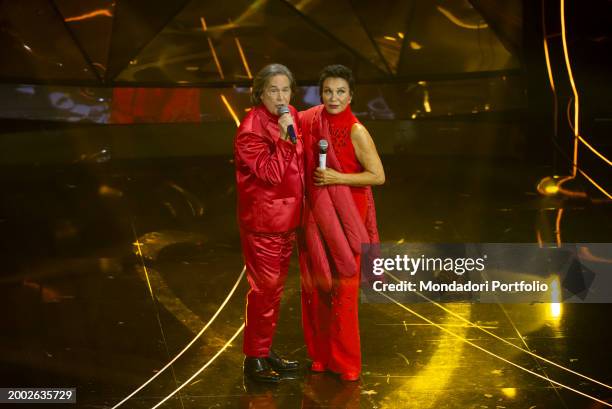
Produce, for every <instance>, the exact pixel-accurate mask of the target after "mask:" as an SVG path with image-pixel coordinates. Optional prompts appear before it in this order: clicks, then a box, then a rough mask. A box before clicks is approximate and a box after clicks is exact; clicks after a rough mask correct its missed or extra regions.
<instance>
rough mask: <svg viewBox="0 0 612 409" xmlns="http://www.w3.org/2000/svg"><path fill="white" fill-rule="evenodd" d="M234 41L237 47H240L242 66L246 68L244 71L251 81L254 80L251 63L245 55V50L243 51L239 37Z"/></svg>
mask: <svg viewBox="0 0 612 409" xmlns="http://www.w3.org/2000/svg"><path fill="white" fill-rule="evenodd" d="M234 41H235V42H236V47H238V53H239V54H240V59H241V60H242V65H243V66H244V70H245V71H246V74H247V77H249V79H253V75H252V74H251V69H250V68H249V63H248V61H247V59H246V57H245V55H244V50H243V49H242V45H241V44H240V40H239V39H238V37H234Z"/></svg>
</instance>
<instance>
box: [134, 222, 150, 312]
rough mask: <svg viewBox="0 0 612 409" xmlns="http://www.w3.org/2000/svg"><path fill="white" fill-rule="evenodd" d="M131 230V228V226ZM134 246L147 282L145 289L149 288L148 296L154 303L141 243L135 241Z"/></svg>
mask: <svg viewBox="0 0 612 409" xmlns="http://www.w3.org/2000/svg"><path fill="white" fill-rule="evenodd" d="M132 228H133V226H132ZM134 235H136V231H134ZM132 244H133V245H134V246H136V253H137V254H138V256H139V257H140V261H141V262H142V269H143V271H144V274H145V279H146V280H147V287H148V288H149V294H150V295H151V299H152V300H153V301H155V295H153V286H151V280H150V279H149V271H148V270H147V266H146V264H145V262H144V257H143V255H142V251H141V249H140V247H141V246H142V243H140V242H139V241H138V239H136V242H134V243H132Z"/></svg>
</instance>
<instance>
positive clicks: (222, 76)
mask: <svg viewBox="0 0 612 409" xmlns="http://www.w3.org/2000/svg"><path fill="white" fill-rule="evenodd" d="M200 22H201V23H202V31H204V32H206V31H207V30H208V28H207V27H206V20H204V17H200ZM206 40H207V41H208V47H209V48H210V53H211V54H212V56H213V60H215V65H216V66H217V71H218V72H219V77H221V79H222V80H224V79H225V75H223V69H222V68H221V62H220V61H219V58H218V57H217V52H216V51H215V46H214V45H213V42H212V39H211V38H210V37H208V35H207V36H206Z"/></svg>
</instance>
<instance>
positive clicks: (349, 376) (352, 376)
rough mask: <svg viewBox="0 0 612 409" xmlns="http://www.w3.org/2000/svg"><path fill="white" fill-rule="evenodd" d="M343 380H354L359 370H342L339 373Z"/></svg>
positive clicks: (356, 378) (356, 379)
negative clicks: (341, 372)
mask: <svg viewBox="0 0 612 409" xmlns="http://www.w3.org/2000/svg"><path fill="white" fill-rule="evenodd" d="M340 379H342V380H343V381H349V382H355V381H358V380H359V372H344V373H343V374H341V375H340Z"/></svg>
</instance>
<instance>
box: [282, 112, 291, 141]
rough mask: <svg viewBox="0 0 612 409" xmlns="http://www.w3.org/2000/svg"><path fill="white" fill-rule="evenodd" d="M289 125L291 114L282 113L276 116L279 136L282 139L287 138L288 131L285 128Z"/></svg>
mask: <svg viewBox="0 0 612 409" xmlns="http://www.w3.org/2000/svg"><path fill="white" fill-rule="evenodd" d="M289 125H293V117H292V116H291V114H283V115H281V116H280V117H279V118H278V126H280V129H281V138H283V139H284V140H286V141H287V140H289V133H288V132H287V128H288V127H289Z"/></svg>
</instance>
